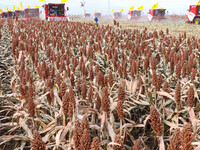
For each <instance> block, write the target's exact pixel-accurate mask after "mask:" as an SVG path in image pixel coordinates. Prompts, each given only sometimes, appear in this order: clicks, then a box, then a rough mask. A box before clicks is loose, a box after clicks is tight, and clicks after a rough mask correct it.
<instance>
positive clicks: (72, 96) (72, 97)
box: [69, 86, 76, 107]
mask: <svg viewBox="0 0 200 150" xmlns="http://www.w3.org/2000/svg"><path fill="white" fill-rule="evenodd" d="M69 98H70V101H71V102H72V105H73V107H75V106H76V100H75V95H74V91H73V87H72V86H70V87H69Z"/></svg>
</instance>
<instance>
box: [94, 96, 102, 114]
mask: <svg viewBox="0 0 200 150" xmlns="http://www.w3.org/2000/svg"><path fill="white" fill-rule="evenodd" d="M95 99H96V100H95V104H96V109H97V110H98V111H100V108H101V98H100V96H99V94H98V92H96V93H95Z"/></svg>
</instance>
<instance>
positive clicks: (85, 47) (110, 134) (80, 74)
mask: <svg viewBox="0 0 200 150" xmlns="http://www.w3.org/2000/svg"><path fill="white" fill-rule="evenodd" d="M114 24H115V25H114ZM138 26H139V25H138ZM188 26H189V25H188ZM191 27H192V28H194V26H193V25H191ZM0 28H1V32H0V39H1V40H0V60H1V62H0V79H1V85H0V87H1V88H0V149H5V150H9V149H10V150H13V149H15V150H19V149H20V150H23V149H26V150H28V149H32V150H47V149H53V150H67V149H69V150H72V149H74V150H132V149H133V150H143V149H145V150H154V149H157V150H158V149H159V150H165V149H166V150H193V149H195V150H199V149H200V99H199V97H200V39H199V37H198V36H196V35H194V36H192V35H188V31H183V32H179V33H178V34H177V35H174V34H171V33H170V29H172V30H173V31H174V29H173V28H169V29H168V28H167V24H166V26H164V27H162V29H159V28H157V29H156V30H155V29H153V30H152V29H151V28H150V29H149V28H146V27H144V28H140V27H134V26H129V27H125V26H123V25H119V24H118V22H114V23H112V25H111V24H110V25H109V24H99V25H98V24H92V23H84V22H66V21H65V22H63V21H48V22H47V21H15V20H8V21H3V20H1V21H0Z"/></svg>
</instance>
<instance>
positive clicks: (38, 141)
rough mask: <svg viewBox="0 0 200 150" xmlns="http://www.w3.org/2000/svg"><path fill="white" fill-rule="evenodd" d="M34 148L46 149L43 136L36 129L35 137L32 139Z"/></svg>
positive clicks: (35, 149)
mask: <svg viewBox="0 0 200 150" xmlns="http://www.w3.org/2000/svg"><path fill="white" fill-rule="evenodd" d="M31 149H32V150H46V145H45V143H44V142H43V141H42V137H41V136H40V134H39V133H38V132H37V131H34V134H33V139H32V140H31Z"/></svg>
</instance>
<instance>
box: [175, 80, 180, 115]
mask: <svg viewBox="0 0 200 150" xmlns="http://www.w3.org/2000/svg"><path fill="white" fill-rule="evenodd" d="M175 100H176V107H177V113H178V107H179V104H180V101H181V86H180V84H178V83H177V84H176V89H175Z"/></svg>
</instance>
